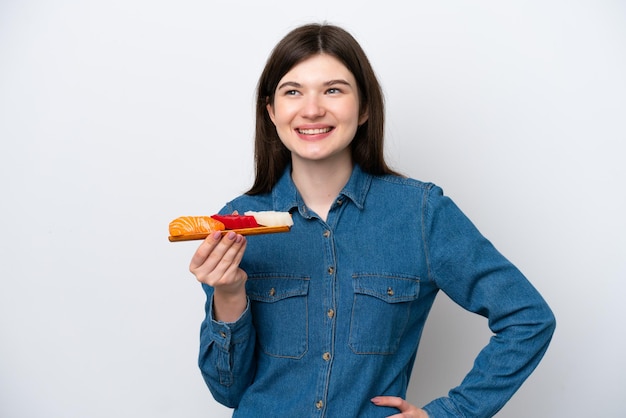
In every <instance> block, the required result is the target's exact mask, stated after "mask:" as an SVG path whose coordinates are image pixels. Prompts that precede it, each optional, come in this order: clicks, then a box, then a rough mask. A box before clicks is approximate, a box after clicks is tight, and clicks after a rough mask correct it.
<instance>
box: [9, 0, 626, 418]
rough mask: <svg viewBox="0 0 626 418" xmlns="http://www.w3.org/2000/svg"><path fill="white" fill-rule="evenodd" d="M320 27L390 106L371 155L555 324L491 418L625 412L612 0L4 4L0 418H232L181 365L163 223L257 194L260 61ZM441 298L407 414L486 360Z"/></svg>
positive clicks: (184, 323)
mask: <svg viewBox="0 0 626 418" xmlns="http://www.w3.org/2000/svg"><path fill="white" fill-rule="evenodd" d="M321 20H328V21H329V22H331V23H336V24H339V25H342V26H344V27H345V28H346V29H348V30H349V31H350V32H352V33H353V34H354V35H355V36H356V38H357V39H358V40H359V41H360V42H361V44H362V46H363V47H364V49H365V50H366V52H367V53H368V55H369V57H370V59H371V61H372V64H373V66H374V68H375V69H376V71H377V73H378V75H379V77H380V79H381V82H382V84H383V87H384V90H385V94H386V98H387V103H388V137H387V145H388V147H387V155H388V158H389V161H390V163H391V164H392V165H393V166H394V167H395V168H396V169H398V170H400V171H402V172H404V173H406V174H409V175H411V176H413V177H416V178H419V179H421V180H427V181H433V182H435V183H437V184H439V185H440V186H442V187H443V188H444V191H445V192H446V193H447V194H448V195H450V196H451V197H452V198H453V199H454V200H455V201H456V202H457V203H458V204H459V205H460V206H461V208H462V209H463V210H464V211H465V212H466V213H467V214H468V215H469V217H470V218H471V219H472V220H473V221H474V222H475V223H476V225H477V226H478V227H479V229H481V231H482V232H483V233H484V234H485V235H486V236H487V237H488V238H490V239H491V240H492V241H493V242H494V244H495V245H496V246H497V247H498V248H499V249H500V250H501V251H502V252H503V253H504V254H505V255H506V256H507V257H509V258H510V259H511V260H512V261H513V262H514V263H516V264H517V265H518V266H519V267H520V268H521V269H522V271H523V272H524V273H526V275H527V276H528V277H529V279H530V280H531V281H532V282H533V283H534V284H535V285H536V287H537V288H538V289H539V290H540V291H541V292H542V293H543V295H544V296H545V298H546V299H547V300H548V302H549V303H550V305H551V306H552V308H553V310H554V312H555V314H556V316H557V319H558V327H557V331H556V334H555V336H554V340H553V343H552V345H551V347H550V349H549V351H548V353H547V355H546V357H545V358H544V361H543V363H541V364H540V366H539V368H538V369H537V371H536V372H535V374H533V375H532V376H531V378H530V379H529V380H528V381H527V383H526V385H525V386H523V387H522V389H521V390H520V391H519V392H518V393H517V394H516V395H515V397H514V398H513V399H512V400H511V402H510V403H509V404H508V405H507V406H506V407H505V408H504V409H503V410H502V412H501V413H500V414H499V416H501V417H507V418H512V417H516V418H517V417H519V418H521V417H550V418H553V417H574V416H593V417H623V416H624V415H625V414H626V401H624V388H626V367H625V365H626V362H625V360H624V355H623V353H624V352H626V337H625V334H626V333H625V324H624V322H625V320H626V307H625V306H626V303H624V295H625V290H626V286H625V284H624V281H625V279H626V239H625V233H626V222H625V217H624V213H626V199H625V196H626V193H625V187H624V181H625V180H626V171H625V168H624V167H625V166H626V164H625V162H624V159H625V156H626V155H625V151H624V141H625V140H626V81H625V80H626V6H625V3H624V2H622V1H618V0H615V1H598V0H589V1H447V2H435V1H430V2H426V1H417V2H405V1H398V2H394V1H384V2H376V3H371V4H369V3H368V2H363V1H356V0H351V1H343V2H338V1H334V0H333V1H316V2H301V3H300V2H294V1H271V0H267V1H263V2H257V1H247V2H241V1H231V2H227V1H220V2H216V1H199V0H179V1H176V2H174V1H169V2H166V1H154V0H152V1H148V0H108V1H104V0H101V1H95V0H75V1H72V0H56V1H53V0H50V1H42V0H40V1H37V0H1V1H0V175H1V177H0V211H1V213H0V215H1V216H0V230H1V231H2V239H1V240H0V245H1V247H0V416H2V417H7V418H31V417H34V418H39V417H45V418H48V417H50V418H87V417H88V418H100V417H107V418H108V417H116V418H120V417H123V418H126V417H148V416H149V417H154V418H165V417H168V418H169V417H171V418H179V417H185V418H194V417H198V418H200V417H202V418H204V417H228V416H230V413H231V411H230V410H228V409H226V408H224V407H221V406H219V405H218V404H217V403H215V402H214V401H213V400H212V398H211V396H210V394H209V392H208V389H206V387H205V385H204V382H203V381H202V379H201V377H200V373H199V371H198V370H197V366H196V356H197V344H198V332H199V325H200V322H201V320H202V318H203V303H204V297H203V293H202V291H201V289H200V286H199V285H198V283H197V282H196V281H195V279H194V278H193V277H192V276H191V274H190V273H189V272H188V270H187V266H188V262H189V259H190V257H191V255H192V253H193V251H194V250H195V247H196V246H197V243H196V242H193V243H170V242H168V241H167V225H168V223H169V221H170V220H171V219H173V218H175V217H177V216H182V215H197V214H212V213H214V212H215V211H217V210H218V209H219V208H220V207H221V206H222V204H223V203H224V202H225V201H226V200H228V199H230V198H232V197H234V196H235V195H238V194H240V193H241V192H243V191H244V190H246V189H247V188H248V187H249V186H250V184H251V181H252V135H253V105H254V104H253V98H254V88H255V84H256V81H257V77H258V76H259V73H260V71H261V69H262V67H263V65H264V63H265V59H266V58H267V56H268V54H269V52H270V49H271V48H272V47H273V46H274V44H275V43H276V42H277V41H278V40H279V39H280V38H281V37H282V36H283V35H285V34H286V32H287V31H288V30H290V29H292V28H293V27H295V26H296V25H299V24H301V23H306V22H309V21H321ZM488 337H489V333H488V330H487V326H486V322H485V320H483V319H482V318H479V317H475V316H474V315H471V314H469V313H466V312H465V311H462V310H461V309H460V308H458V307H456V306H455V305H453V304H452V303H451V302H450V301H449V300H448V299H447V298H446V297H445V296H442V297H440V298H439V299H438V300H437V302H436V304H435V308H434V310H433V313H432V315H431V317H430V319H429V322H428V323H427V328H426V330H425V333H424V337H423V340H422V346H421V348H420V352H419V356H418V360H417V363H416V366H415V371H414V373H413V380H412V383H411V386H410V391H409V400H410V401H411V402H413V403H416V404H420V405H421V404H423V403H426V402H428V401H430V400H431V399H433V398H434V397H437V396H441V395H444V394H445V393H446V392H447V390H448V389H449V388H451V387H453V386H455V385H456V384H458V382H459V381H460V379H461V378H462V377H463V376H464V374H465V372H466V371H467V370H469V368H470V367H471V364H472V360H473V358H474V356H475V355H476V353H477V352H478V350H479V349H480V348H481V347H482V346H483V345H484V344H485V343H486V342H487V339H488Z"/></svg>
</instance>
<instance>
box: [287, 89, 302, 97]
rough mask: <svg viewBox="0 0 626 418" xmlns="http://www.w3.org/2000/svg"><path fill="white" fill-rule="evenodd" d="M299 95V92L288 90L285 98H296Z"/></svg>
mask: <svg viewBox="0 0 626 418" xmlns="http://www.w3.org/2000/svg"><path fill="white" fill-rule="evenodd" d="M298 94H299V92H298V90H287V91H285V96H296V95H298Z"/></svg>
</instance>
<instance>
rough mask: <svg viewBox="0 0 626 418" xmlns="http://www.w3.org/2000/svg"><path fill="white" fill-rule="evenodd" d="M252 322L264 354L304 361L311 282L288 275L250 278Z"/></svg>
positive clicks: (247, 287) (247, 289) (267, 275)
mask: <svg viewBox="0 0 626 418" xmlns="http://www.w3.org/2000/svg"><path fill="white" fill-rule="evenodd" d="M246 291H247V293H248V297H249V298H250V306H251V309H252V321H253V323H254V326H255V329H256V333H257V341H258V344H259V345H260V347H261V349H262V350H263V352H264V353H266V354H268V355H270V356H274V357H285V358H301V357H302V356H304V354H305V353H306V351H307V349H308V323H309V321H308V306H307V294H308V293H309V279H308V278H305V277H298V276H288V275H271V274H264V275H256V276H251V277H248V281H247V282H246Z"/></svg>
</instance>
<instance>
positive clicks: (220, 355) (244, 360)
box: [198, 285, 255, 408]
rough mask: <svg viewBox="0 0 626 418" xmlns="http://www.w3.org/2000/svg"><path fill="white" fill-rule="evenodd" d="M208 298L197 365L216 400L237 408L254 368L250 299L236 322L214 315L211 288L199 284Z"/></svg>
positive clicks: (253, 331) (253, 332)
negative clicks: (219, 318) (220, 318)
mask: <svg viewBox="0 0 626 418" xmlns="http://www.w3.org/2000/svg"><path fill="white" fill-rule="evenodd" d="M202 287H203V289H204V291H205V293H206V296H207V301H206V305H205V311H206V317H205V319H204V321H203V322H202V326H201V329H200V353H199V357H198V365H199V367H200V371H201V372H202V377H203V378H204V381H205V382H206V384H207V386H208V387H209V390H210V391H211V394H212V395H213V397H214V398H215V400H216V401H218V402H219V403H221V404H223V405H225V406H227V407H229V408H236V407H237V406H238V405H239V401H240V400H241V397H242V396H243V393H244V392H245V390H246V389H247V387H248V386H249V385H250V382H251V381H252V377H253V376H254V372H255V363H254V341H255V330H254V326H253V325H252V315H251V312H250V302H249V301H248V306H247V307H246V310H245V311H244V312H243V313H242V314H241V316H240V317H239V319H237V321H235V322H231V323H226V322H221V321H216V320H215V319H214V318H213V289H212V288H211V287H210V286H207V285H202Z"/></svg>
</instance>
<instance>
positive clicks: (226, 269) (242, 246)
mask: <svg viewBox="0 0 626 418" xmlns="http://www.w3.org/2000/svg"><path fill="white" fill-rule="evenodd" d="M235 240H236V242H235V243H234V244H233V245H232V247H230V248H229V250H228V251H227V252H226V253H225V254H224V256H223V257H222V259H221V260H220V262H219V264H218V265H217V266H216V267H215V269H214V273H215V275H216V276H220V279H219V280H218V282H219V281H228V280H233V279H236V278H238V277H241V273H242V271H241V269H240V268H239V264H240V263H241V260H242V259H243V256H244V254H245V252H246V246H247V241H246V238H245V237H244V236H242V235H239V236H237V237H236V239H235Z"/></svg>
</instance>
